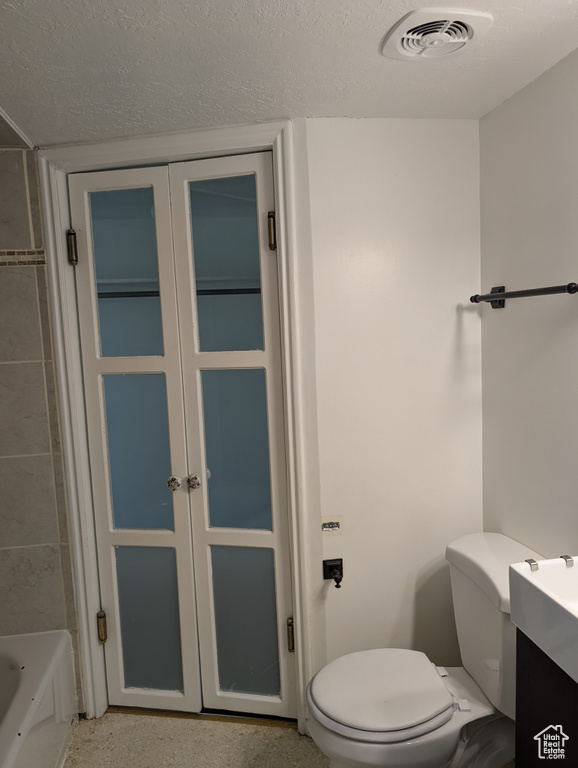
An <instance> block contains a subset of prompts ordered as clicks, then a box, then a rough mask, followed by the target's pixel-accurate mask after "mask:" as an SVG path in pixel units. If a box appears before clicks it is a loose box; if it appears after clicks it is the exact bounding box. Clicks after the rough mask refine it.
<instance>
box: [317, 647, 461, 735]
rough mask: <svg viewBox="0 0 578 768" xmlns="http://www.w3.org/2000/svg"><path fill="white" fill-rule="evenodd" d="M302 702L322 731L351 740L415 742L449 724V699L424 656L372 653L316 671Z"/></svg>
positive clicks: (399, 650) (386, 651)
mask: <svg viewBox="0 0 578 768" xmlns="http://www.w3.org/2000/svg"><path fill="white" fill-rule="evenodd" d="M307 698H308V703H309V706H310V709H311V710H312V714H313V715H314V716H315V717H316V718H317V719H318V720H319V722H320V723H322V724H323V725H324V726H325V727H326V728H328V729H329V730H332V731H333V732H335V733H339V734H340V735H342V736H346V737H348V738H351V739H356V740H357V741H370V742H377V743H382V744H385V743H393V742H399V741H405V740H407V739H412V738H417V737H418V736H422V735H424V734H426V733H430V732H431V731H433V730H435V729H437V728H439V727H441V726H442V725H444V724H445V723H447V722H448V721H449V720H451V718H452V716H453V713H454V701H455V699H454V697H453V696H452V694H451V693H450V692H449V690H448V689H447V687H446V686H445V684H444V682H443V680H442V678H441V677H440V676H439V674H438V673H437V671H436V669H435V667H434V666H433V665H432V663H431V662H430V660H429V659H428V658H427V656H426V655H425V654H424V653H421V652H419V651H410V650H407V649H402V648H377V649H374V650H371V651H361V652H358V653H351V654H348V655H346V656H342V657H340V658H338V659H335V661H332V662H331V663H329V664H328V665H327V666H326V667H324V668H323V669H322V670H320V671H319V672H318V673H317V675H315V677H314V678H313V680H312V681H311V683H310V685H309V688H308V691H307Z"/></svg>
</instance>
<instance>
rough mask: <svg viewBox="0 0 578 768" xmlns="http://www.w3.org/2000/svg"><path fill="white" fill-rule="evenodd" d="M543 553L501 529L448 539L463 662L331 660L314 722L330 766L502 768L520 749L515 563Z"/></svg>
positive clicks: (414, 657) (315, 694)
mask: <svg viewBox="0 0 578 768" xmlns="http://www.w3.org/2000/svg"><path fill="white" fill-rule="evenodd" d="M527 557H533V558H534V559H541V556H540V555H539V554H538V553H536V552H533V551H532V550H529V549H528V548H527V547H524V546H523V545H521V544H519V543H518V542H516V541H513V540H512V539H509V538H508V537H506V536H503V535H502V534H496V533H489V534H488V533H480V534H470V535H468V536H464V537H462V538H461V539H459V540H458V541H456V542H454V543H453V544H451V545H450V546H448V548H447V550H446V558H447V559H448V561H449V562H450V576H451V580H452V596H453V600H454V611H455V614H456V625H457V629H458V639H459V641H460V649H461V651H462V657H463V660H464V665H465V666H464V667H449V668H447V669H446V668H442V667H436V666H434V664H432V662H431V661H430V660H429V659H428V657H427V656H426V655H425V654H424V653H421V652H420V651H414V650H407V649H403V648H376V649H373V650H369V651H359V652H357V653H350V654H347V655H345V656H341V657H340V658H337V659H335V660H334V661H332V662H330V663H329V664H327V665H326V666H325V667H323V668H322V669H321V670H320V671H319V672H317V674H316V675H315V676H314V677H313V679H312V680H311V682H310V683H309V686H308V688H307V708H308V714H307V727H308V730H309V734H310V735H311V737H312V738H313V740H314V741H315V742H316V744H317V746H318V747H319V748H320V749H321V751H322V752H324V753H325V754H326V755H327V756H328V757H329V759H330V768H366V767H367V768H370V767H372V768H373V767H375V768H377V767H378V766H381V767H383V768H503V766H505V765H506V764H507V763H508V762H509V761H510V760H512V758H513V756H514V722H513V719H512V718H513V716H514V708H515V707H514V681H515V663H514V659H515V628H514V626H513V624H512V623H511V621H510V617H509V587H508V567H509V565H510V564H511V563H514V562H520V561H522V560H525V559H526V558H527Z"/></svg>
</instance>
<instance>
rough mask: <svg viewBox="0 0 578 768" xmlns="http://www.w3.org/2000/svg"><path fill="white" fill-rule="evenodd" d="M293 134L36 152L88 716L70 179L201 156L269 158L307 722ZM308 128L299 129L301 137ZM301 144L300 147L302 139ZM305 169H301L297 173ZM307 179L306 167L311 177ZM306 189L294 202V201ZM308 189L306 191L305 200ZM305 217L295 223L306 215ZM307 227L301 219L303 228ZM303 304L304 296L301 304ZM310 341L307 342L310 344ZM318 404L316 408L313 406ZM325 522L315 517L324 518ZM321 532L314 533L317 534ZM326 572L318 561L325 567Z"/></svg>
mask: <svg viewBox="0 0 578 768" xmlns="http://www.w3.org/2000/svg"><path fill="white" fill-rule="evenodd" d="M294 127H295V126H294V124H293V123H292V122H288V121H284V122H277V123H267V124H260V125H255V126H248V127H242V128H224V129H215V130H207V131H201V132H198V133H188V134H176V135H163V136H156V137H150V138H140V139H127V140H121V141H115V142H110V143H106V144H92V145H84V146H71V147H63V148H56V149H46V150H41V151H40V174H41V187H42V200H43V210H44V221H45V240H46V254H47V270H48V277H49V285H50V293H51V303H52V315H53V331H54V345H55V364H56V370H57V375H58V383H59V398H60V416H61V422H62V431H63V452H64V460H65V465H66V471H67V492H68V508H69V525H70V536H71V551H72V557H73V565H74V578H75V590H76V600H77V609H78V626H79V644H80V665H81V674H82V683H83V693H84V704H85V710H86V714H87V716H88V717H100V716H101V715H102V714H103V713H104V711H105V710H106V707H107V705H108V700H107V692H106V679H105V670H104V654H103V652H102V648H101V647H100V644H99V642H98V638H97V633H96V631H95V624H96V613H97V611H98V610H99V609H100V596H99V587H98V566H97V557H96V539H95V534H94V524H93V510H92V496H91V489H90V473H89V456H88V442H87V435H86V427H85V417H84V395H83V383H82V372H81V365H80V346H79V338H78V327H77V320H76V312H77V308H76V292H75V284H74V274H73V269H72V268H71V267H70V265H69V264H68V259H67V249H66V230H67V229H68V228H69V226H70V224H69V212H68V189H67V174H68V173H78V172H86V171H96V170H105V169H112V168H121V167H124V168H126V167H134V166H142V165H149V164H157V163H173V162H180V161H184V160H195V159H199V158H204V157H216V156H226V155H232V154H239V153H245V152H255V151H262V150H272V152H273V163H274V173H275V197H276V210H277V252H278V266H279V299H280V314H281V337H282V358H283V387H284V392H285V396H286V403H285V424H286V440H287V463H288V467H287V477H288V490H289V493H288V496H289V499H288V501H289V525H290V535H291V565H292V571H293V573H292V578H293V587H294V618H295V625H296V638H295V639H296V651H295V655H296V658H295V662H296V683H297V685H296V687H297V691H296V693H297V701H298V719H299V728H300V730H303V729H304V722H305V689H306V685H307V682H308V680H309V679H310V677H311V675H312V673H313V672H314V671H315V669H314V667H316V666H318V663H315V664H314V656H315V655H316V652H315V649H314V647H313V645H312V640H313V637H312V631H311V630H312V626H311V625H312V623H313V624H318V625H319V626H318V627H316V628H315V632H314V633H313V634H315V635H316V636H318V638H319V639H317V640H316V642H315V645H316V646H317V645H320V646H321V654H322V652H323V646H324V641H323V640H322V639H321V637H320V635H321V632H320V630H322V628H323V627H322V625H323V623H324V622H323V619H322V617H319V616H318V617H317V618H316V617H315V616H313V613H314V611H313V612H312V610H311V602H312V601H311V597H310V596H311V595H312V589H311V584H312V583H315V582H317V579H316V578H315V579H313V578H312V577H311V576H309V573H308V572H309V569H308V567H307V566H308V562H309V561H310V560H311V558H312V556H313V557H315V559H317V557H318V556H319V555H320V552H321V531H320V525H317V524H316V523H315V522H314V520H315V517H313V518H312V516H311V514H310V515H309V519H308V516H307V515H306V511H307V509H308V508H309V509H313V510H314V511H316V510H318V509H319V507H318V505H317V504H316V501H317V499H318V493H319V488H318V471H317V469H318V466H317V461H318V457H317V450H316V447H317V431H316V418H315V416H316V414H315V413H314V410H315V406H314V398H312V397H311V394H312V392H314V386H315V384H314V382H315V380H314V365H313V364H314V353H313V349H312V344H311V338H312V335H313V327H312V320H313V317H312V298H311V295H310V292H311V288H309V289H306V293H307V294H308V295H307V296H305V299H304V300H305V304H306V305H307V306H306V308H305V311H304V310H303V307H300V306H299V305H300V301H302V300H303V297H302V296H301V294H302V293H303V290H302V286H303V285H304V278H305V284H306V283H307V281H308V280H310V277H311V275H310V274H305V273H307V271H308V269H310V267H305V270H304V271H303V274H299V268H298V261H297V254H298V253H299V252H300V250H301V252H302V253H303V252H304V253H305V254H309V253H310V249H311V244H310V238H309V234H310V230H309V219H308V210H307V211H306V210H305V209H306V206H307V201H306V200H305V201H303V200H302V199H300V198H302V197H303V189H302V188H301V185H302V184H303V183H304V182H303V181H301V182H299V179H298V178H297V174H296V168H295V165H296V158H295V154H296V153H295V150H294ZM300 128H302V126H301V127H300ZM298 140H299V141H300V142H301V147H303V146H304V138H303V130H301V129H300V130H299V137H298ZM301 170H302V171H303V169H301ZM304 170H305V171H306V167H305V169H304ZM298 187H299V194H297V192H298ZM306 191H307V190H306V189H305V192H306ZM298 209H301V214H302V215H303V214H304V213H306V216H305V217H304V218H302V219H301V220H300V227H298V226H297V219H298V216H299V212H298ZM305 219H306V220H305ZM300 297H301V298H300ZM306 342H308V343H306ZM312 403H313V404H312ZM317 514H318V513H317ZM314 531H318V535H316V534H315V533H314ZM319 562H320V561H319Z"/></svg>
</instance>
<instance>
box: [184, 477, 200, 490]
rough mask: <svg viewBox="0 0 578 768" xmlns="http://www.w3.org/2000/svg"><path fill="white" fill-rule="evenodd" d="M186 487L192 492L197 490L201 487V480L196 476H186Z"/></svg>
mask: <svg viewBox="0 0 578 768" xmlns="http://www.w3.org/2000/svg"><path fill="white" fill-rule="evenodd" d="M187 485H188V486H189V488H190V489H191V490H192V491H194V490H195V489H196V488H199V487H200V485H201V478H200V477H199V476H198V475H188V476H187Z"/></svg>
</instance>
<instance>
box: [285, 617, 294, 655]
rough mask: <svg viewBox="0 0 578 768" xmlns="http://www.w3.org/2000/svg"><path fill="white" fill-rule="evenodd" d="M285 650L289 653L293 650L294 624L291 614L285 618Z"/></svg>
mask: <svg viewBox="0 0 578 768" xmlns="http://www.w3.org/2000/svg"><path fill="white" fill-rule="evenodd" d="M287 650H288V651H289V653H293V652H294V651H295V625H294V623H293V616H290V617H289V618H288V619H287Z"/></svg>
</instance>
